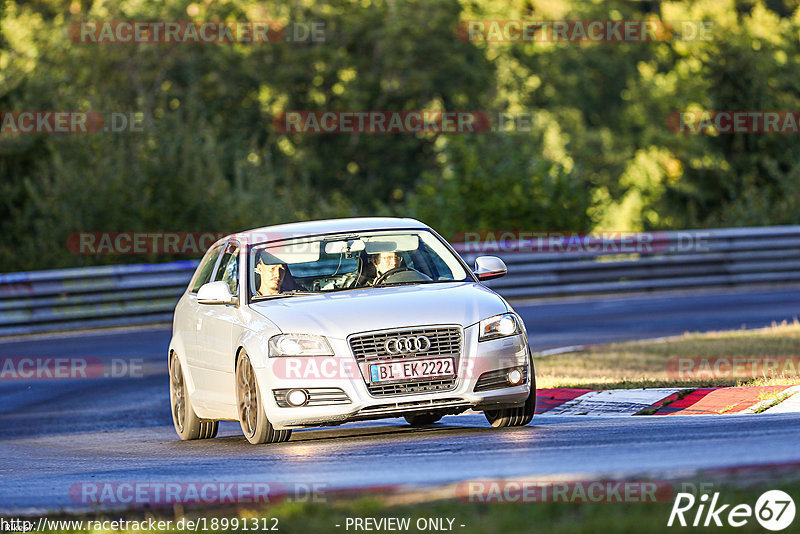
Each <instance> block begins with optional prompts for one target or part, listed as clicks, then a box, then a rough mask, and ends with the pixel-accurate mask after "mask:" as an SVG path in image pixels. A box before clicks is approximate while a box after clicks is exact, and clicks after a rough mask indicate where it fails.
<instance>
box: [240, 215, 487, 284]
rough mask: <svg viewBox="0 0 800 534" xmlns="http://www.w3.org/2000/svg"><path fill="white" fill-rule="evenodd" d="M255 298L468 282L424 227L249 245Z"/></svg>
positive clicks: (443, 248) (445, 249) (464, 274)
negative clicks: (422, 228) (250, 247)
mask: <svg viewBox="0 0 800 534" xmlns="http://www.w3.org/2000/svg"><path fill="white" fill-rule="evenodd" d="M249 257H250V273H251V276H250V289H251V294H252V295H253V298H254V299H260V298H272V297H277V296H290V295H296V294H304V293H321V292H330V291H341V290H347V289H360V288H367V287H374V288H378V287H382V286H396V285H410V284H424V283H427V284H430V283H437V282H439V283H441V282H454V281H464V280H471V278H469V274H468V273H467V271H466V270H465V269H464V267H463V266H462V264H461V262H459V261H458V259H457V258H456V257H455V256H454V255H453V253H452V252H451V251H450V249H448V247H447V246H445V245H444V243H442V242H441V241H440V240H439V239H438V238H437V237H436V236H435V235H433V234H432V233H431V232H429V231H426V230H419V231H408V230H404V231H402V232H398V231H376V232H360V233H357V234H348V235H338V236H320V237H314V238H301V239H292V240H287V241H280V242H277V243H264V244H260V245H254V246H253V247H252V249H251V254H250V255H249Z"/></svg>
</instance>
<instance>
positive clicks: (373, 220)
mask: <svg viewBox="0 0 800 534" xmlns="http://www.w3.org/2000/svg"><path fill="white" fill-rule="evenodd" d="M406 228H414V229H427V228H428V225H426V224H425V223H423V222H420V221H418V220H416V219H409V218H402V219H401V218H396V217H351V218H347V219H326V220H321V221H305V222H296V223H289V224H278V225H275V226H264V227H263V228H255V229H253V230H248V231H246V232H239V233H236V234H233V235H231V236H227V237H225V238H224V239H221V240H220V241H224V240H226V239H229V238H231V237H235V238H237V239H239V240H241V241H243V242H245V243H248V244H254V243H263V242H266V241H280V240H282V239H290V238H295V237H305V236H313V235H322V234H339V233H342V234H346V233H354V232H363V231H366V230H394V229H406Z"/></svg>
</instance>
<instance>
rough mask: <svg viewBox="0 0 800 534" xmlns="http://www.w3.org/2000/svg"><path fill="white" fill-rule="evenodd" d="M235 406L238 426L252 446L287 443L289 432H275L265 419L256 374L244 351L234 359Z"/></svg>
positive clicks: (290, 432)
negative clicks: (236, 407) (237, 411)
mask: <svg viewBox="0 0 800 534" xmlns="http://www.w3.org/2000/svg"><path fill="white" fill-rule="evenodd" d="M236 405H237V406H238V408H239V424H240V425H241V426H242V433H243V434H244V437H245V438H247V441H249V442H250V443H252V444H253V445H260V444H262V443H281V442H284V441H289V438H290V437H291V436H292V431H291V430H275V428H274V427H273V426H272V424H271V423H270V422H269V419H267V414H266V412H265V411H264V402H263V399H262V398H261V392H260V389H259V387H258V382H257V381H256V374H255V371H253V366H252V365H251V364H250V358H249V357H248V356H247V353H246V352H245V351H241V352H240V353H239V357H238V358H237V359H236Z"/></svg>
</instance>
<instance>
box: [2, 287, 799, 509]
mask: <svg viewBox="0 0 800 534" xmlns="http://www.w3.org/2000/svg"><path fill="white" fill-rule="evenodd" d="M798 302H800V290H782V291H781V290H776V291H759V292H736V293H731V292H727V293H708V294H703V295H689V296H683V295H682V296H659V297H655V296H650V297H637V298H632V299H618V298H615V299H593V300H590V301H570V302H552V303H545V304H538V305H517V306H516V309H517V310H518V311H519V312H520V313H521V314H522V316H523V317H524V318H525V321H526V323H527V325H528V329H529V332H530V334H531V343H532V345H533V346H534V347H535V348H536V349H537V350H542V349H547V348H553V347H558V346H564V345H573V344H584V343H602V342H608V341H612V340H620V339H632V338H642V337H654V336H665V335H672V334H679V333H681V332H684V331H686V330H710V329H719V328H738V327H740V326H742V325H746V326H748V327H757V326H763V325H767V324H769V323H770V322H772V321H780V320H784V319H786V320H791V319H792V318H793V317H795V316H796V315H797V314H798V312H797V308H798V307H797V303H798ZM168 337H169V331H168V329H165V328H158V329H152V328H151V329H137V330H127V331H110V332H99V333H81V334H71V335H65V336H49V337H42V338H27V339H19V340H13V341H4V342H0V355H2V356H4V357H14V356H56V355H59V356H82V357H92V358H98V359H100V360H103V361H108V360H109V359H112V358H118V359H122V360H125V361H131V360H133V361H141V365H142V369H143V370H144V375H145V376H144V377H143V378H98V379H92V380H50V381H17V380H4V381H2V382H0V428H2V433H1V434H0V435H1V436H2V437H0V511H5V512H15V513H19V512H23V511H28V512H31V513H35V512H38V511H41V510H43V509H46V510H52V509H58V508H76V507H78V508H79V507H82V506H83V504H82V502H81V500H80V499H77V500H76V499H75V498H74V494H73V496H70V488H73V490H74V488H75V485H76V484H81V483H87V482H95V483H96V482H112V483H118V482H134V481H139V482H142V481H149V482H168V481H169V482H174V481H183V482H192V481H194V482H197V481H207V480H214V481H229V482H234V481H239V482H246V481H250V482H252V481H261V482H279V483H284V484H285V485H288V484H292V483H308V484H320V485H322V486H323V487H325V488H342V487H361V486H372V485H381V484H395V483H402V484H421V485H426V484H435V483H443V482H452V481H458V480H466V479H471V478H475V477H514V476H526V475H550V474H553V475H555V474H578V473H581V474H585V475H586V476H587V477H591V476H598V475H602V474H608V473H614V472H619V471H627V472H630V471H637V472H643V471H657V472H673V473H674V472H679V471H681V470H683V469H693V468H710V467H729V466H737V465H746V464H759V463H772V462H797V461H800V450H798V449H797V447H796V443H798V440H800V419H798V418H796V417H794V416H792V415H759V416H720V417H666V418H664V417H635V418H634V417H629V418H615V419H589V418H581V417H577V418H562V417H538V416H537V418H536V419H534V423H533V424H531V425H530V426H528V427H525V428H519V429H509V430H503V431H496V430H493V429H491V428H490V427H489V426H488V424H487V423H486V421H485V419H484V418H483V417H482V416H480V415H467V416H461V417H448V418H445V419H443V420H442V422H441V423H439V424H437V425H436V426H435V427H433V428H430V429H421V430H420V429H411V428H410V427H408V426H407V425H405V423H404V421H402V420H397V419H392V420H386V421H378V422H367V423H359V424H353V425H347V426H344V427H340V428H333V429H320V430H304V431H296V432H295V433H294V434H293V436H292V440H291V441H290V442H289V443H286V444H280V445H268V446H261V447H254V446H251V445H249V444H247V442H246V441H245V440H244V438H243V437H242V436H241V433H240V431H239V429H238V425H237V424H235V423H223V424H221V426H220V434H219V437H218V438H217V439H215V440H210V441H203V442H186V443H184V442H180V441H178V440H177V436H176V435H175V432H174V430H173V428H172V422H171V419H170V414H169V402H168V389H167V388H168V386H167V377H166V369H165V351H166V346H167V341H168ZM745 421H746V423H745ZM656 450H657V451H658V454H654V451H656Z"/></svg>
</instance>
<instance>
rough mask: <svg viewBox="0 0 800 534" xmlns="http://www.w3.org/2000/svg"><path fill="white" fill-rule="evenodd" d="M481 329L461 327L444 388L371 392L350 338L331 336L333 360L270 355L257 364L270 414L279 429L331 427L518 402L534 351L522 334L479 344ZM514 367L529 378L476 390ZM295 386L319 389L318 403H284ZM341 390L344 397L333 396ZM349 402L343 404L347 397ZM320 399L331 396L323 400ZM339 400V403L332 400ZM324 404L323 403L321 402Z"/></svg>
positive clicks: (525, 389)
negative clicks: (453, 372)
mask: <svg viewBox="0 0 800 534" xmlns="http://www.w3.org/2000/svg"><path fill="white" fill-rule="evenodd" d="M477 335H478V332H477V328H475V327H470V328H466V329H464V330H463V336H464V337H463V350H462V354H461V356H460V358H459V361H458V371H457V377H456V378H457V379H456V383H455V386H454V387H453V388H452V389H449V390H446V391H436V392H419V393H410V394H402V395H389V396H373V395H371V394H370V393H369V391H368V389H367V384H366V382H365V380H364V378H363V376H362V371H361V369H360V368H359V367H358V366H357V365H356V364H355V359H354V357H353V353H352V351H351V350H350V347H349V345H348V343H347V341H346V340H337V339H329V342H330V343H331V346H332V348H333V350H334V353H335V354H337V356H336V357H333V358H311V357H309V358H302V359H298V358H293V359H291V360H300V361H290V359H287V358H270V359H268V360H267V361H266V362H265V366H264V367H261V368H256V369H255V371H256V378H257V380H258V384H259V388H260V393H261V398H262V399H264V402H265V408H266V412H267V417H268V418H269V420H270V422H271V423H272V425H273V426H274V427H275V428H278V429H286V428H303V427H313V426H329V425H338V424H343V423H347V422H350V421H362V420H368V419H381V418H387V417H400V416H403V415H408V414H413V413H426V412H437V413H441V414H457V413H461V412H463V411H465V410H468V409H473V410H478V411H482V410H488V409H499V408H505V407H512V406H519V405H520V404H522V403H524V402H525V401H526V400H527V398H528V396H529V394H530V391H531V386H530V385H531V383H532V373H533V370H532V369H531V368H530V353H529V348H528V346H527V342H526V339H525V336H524V335H523V334H519V335H515V336H510V337H506V338H501V339H496V340H491V341H483V342H480V343H478V339H477ZM512 367H521V368H523V369H525V368H527V373H526V375H527V378H526V380H525V381H524V382H523V383H522V384H520V385H518V386H511V387H498V388H496V389H489V390H483V391H477V392H476V391H475V386H476V383H477V381H478V379H479V378H480V377H481V376H483V375H484V374H485V373H487V372H491V371H496V370H498V369H506V368H512ZM291 389H305V390H307V391H309V392H311V394H312V396H313V395H314V392H315V391H318V392H321V394H318V395H317V396H316V399H317V400H316V401H315V403H314V405H306V406H298V407H292V406H288V405H287V403H286V402H285V401H284V399H285V393H286V392H287V391H288V390H291ZM335 390H341V392H343V395H339V394H336V395H334V394H332V393H331V392H332V391H335ZM344 396H346V399H349V402H343V398H345V397H344ZM320 399H332V402H331V404H325V402H324V401H320ZM334 400H335V402H334ZM320 402H321V403H320Z"/></svg>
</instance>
